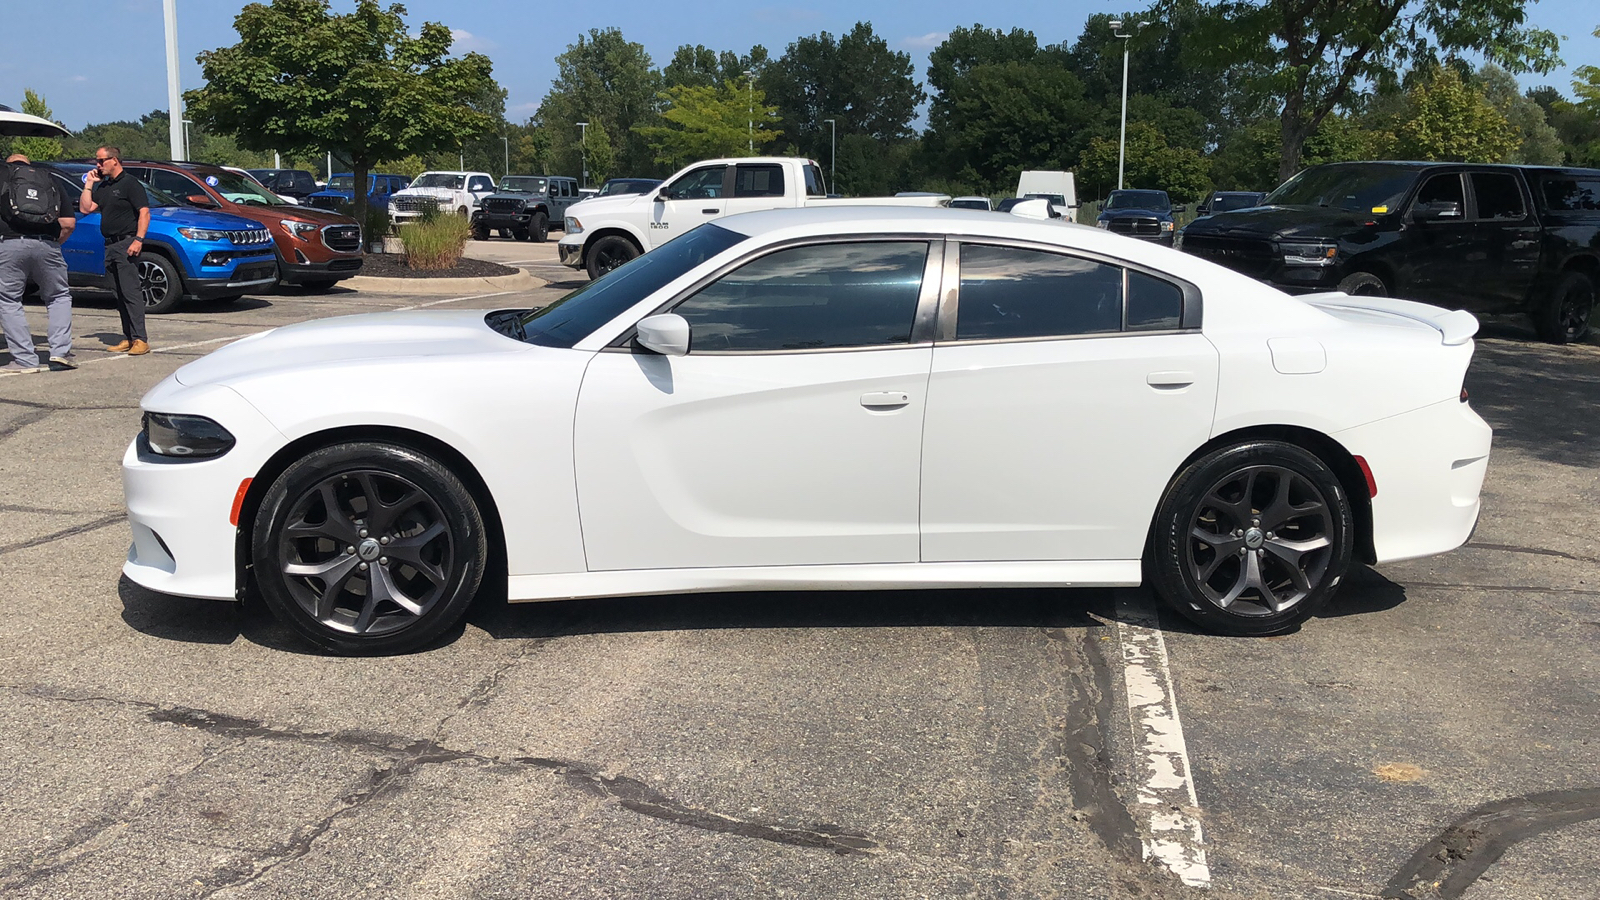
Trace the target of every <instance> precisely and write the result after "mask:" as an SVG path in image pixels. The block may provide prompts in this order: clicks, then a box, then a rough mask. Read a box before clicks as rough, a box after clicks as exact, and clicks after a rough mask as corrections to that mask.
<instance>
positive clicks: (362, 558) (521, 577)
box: [123, 207, 1490, 652]
mask: <svg viewBox="0 0 1600 900" xmlns="http://www.w3.org/2000/svg"><path fill="white" fill-rule="evenodd" d="M1476 330H1477V321H1476V320H1475V319H1474V318H1473V317H1472V316H1470V315H1469V314H1467V313H1465V312H1459V311H1457V312H1449V311H1446V310H1443V309H1440V308H1438V307H1434V306H1425V305H1422V304H1416V303H1408V302H1405V301H1400V300H1389V299H1382V298H1372V297H1361V298H1352V297H1347V296H1344V295H1340V294H1335V295H1317V296H1310V297H1300V298H1293V297H1290V296H1287V295H1285V294H1282V293H1280V292H1278V291H1277V290H1274V289H1272V288H1269V287H1265V286H1263V285H1261V284H1258V283H1256V282H1254V281H1251V280H1249V279H1247V278H1245V277H1243V276H1241V275H1238V274H1235V273H1234V272H1231V271H1228V270H1226V269H1223V268H1221V267H1218V266H1215V265H1212V264H1210V263H1207V262H1204V261H1201V260H1197V259H1194V258H1192V257H1188V256H1185V255H1183V254H1181V253H1176V252H1173V251H1171V250H1166V249H1163V248H1160V247H1156V246H1152V245H1150V244H1148V243H1145V242H1142V241H1135V240H1130V239H1128V238H1124V237H1120V236H1117V235H1113V234H1107V233H1105V232H1102V231H1098V230H1096V229H1093V228H1088V227H1083V226H1076V225H1064V224H1060V223H1052V222H1040V221H1036V220H1030V219H1024V218H1019V217H1016V216H1007V215H1000V214H995V213H982V212H972V211H964V210H935V209H896V208H888V207H885V208H870V207H859V208H852V209H830V210H784V211H776V212H762V213H752V214H749V215H742V216H734V217H729V218H726V219H722V220H719V221H718V222H717V223H715V224H707V225H704V226H702V227H700V228H698V229H696V230H694V231H692V232H690V233H688V234H686V235H684V236H683V237H681V238H678V239H677V240H674V241H672V242H670V243H668V244H666V245H664V246H662V247H660V248H658V249H657V250H654V251H652V252H651V253H648V254H646V255H644V256H642V257H640V258H639V259H637V260H634V261H633V262H631V263H628V264H627V265H625V266H623V267H622V268H620V269H617V270H616V271H614V272H612V273H610V274H608V275H606V276H605V277H603V278H601V279H599V280H598V281H595V282H592V283H590V284H588V285H586V286H584V287H582V288H579V289H578V290H576V291H574V292H572V293H570V294H568V295H566V296H565V297H563V298H561V299H560V300H558V301H556V302H554V303H552V304H550V305H549V306H545V307H543V308H540V309H534V310H528V309H508V310H499V311H495V312H490V313H487V314H486V313H484V312H481V311H418V312H394V313H381V314H376V315H363V316H350V317H343V318H335V319H325V320H321V321H312V322H305V323H301V324H297V325H291V326H288V327H284V328H279V329H276V330H274V331H271V332H268V333H265V334H260V335H256V336H254V337H250V338H246V339H244V340H241V341H238V342H237V343H234V344H232V345H230V346H227V347H224V348H222V349H220V350H218V351H217V352H215V353H212V354H211V355H210V356H207V357H205V358H204V359H201V360H198V361H196V362H193V363H190V364H188V365H186V366H184V367H183V368H182V369H179V370H178V371H177V372H176V373H175V374H174V375H172V376H171V377H170V378H168V379H166V380H165V381H163V382H162V383H161V384H159V385H157V386H156V387H155V388H154V389H152V390H151V391H150V392H149V394H147V395H146V396H145V397H144V400H143V408H144V410H145V416H144V427H143V430H142V431H141V433H140V434H139V435H138V437H137V438H136V439H135V440H134V442H133V444H132V445H131V446H130V447H129V448H128V451H127V454H126V456H125V458H124V460H123V470H124V479H125V484H126V491H127V501H128V512H129V520H130V522H131V525H132V530H133V546H132V548H131V549H130V551H129V553H128V561H127V565H126V567H125V569H124V571H125V572H126V574H127V575H128V577H130V578H131V579H133V580H134V581H136V582H138V583H139V584H142V585H144V586H146V587H149V588H152V589H154V590H158V591H163V592H167V593H172V594H179V595H184V596H191V597H213V598H217V599H231V598H234V597H237V596H239V595H240V594H241V593H242V592H243V591H245V590H246V589H247V587H248V586H249V585H250V584H251V583H254V584H255V585H256V586H258V588H259V591H260V595H261V597H262V598H263V599H264V600H265V601H266V602H267V604H268V605H269V606H270V608H271V609H272V610H273V612H274V613H275V614H276V615H278V616H279V617H281V618H282V619H283V621H285V622H286V623H287V624H288V625H290V626H292V627H293V628H294V629H295V630H296V631H297V632H298V633H300V634H301V635H303V636H304V637H305V638H307V639H308V640H310V641H311V642H313V643H315V644H317V645H319V646H321V647H323V648H325V649H328V650H333V651H339V652H398V651H401V650H405V649H409V648H414V647H417V646H419V645H422V644H425V643H427V642H429V641H431V640H434V639H435V638H437V637H438V636H439V635H440V634H441V633H442V632H443V631H444V630H445V629H447V628H448V627H449V626H450V625H451V624H452V623H454V622H455V621H457V620H458V619H459V618H460V617H461V615H462V614H463V613H464V612H465V610H466V608H467V606H468V604H469V603H470V602H471V601H472V599H473V596H474V595H475V594H476V593H477V592H478V591H479V589H480V588H481V587H482V586H483V585H484V583H485V578H486V577H489V578H493V579H494V580H495V581H496V582H497V584H496V585H495V586H496V587H497V588H502V589H504V590H505V592H506V594H507V596H508V597H509V598H510V599H511V600H513V601H521V600H553V599H565V598H576V597H600V596H618V595H640V594H665V593H684V592H696V591H728V590H818V589H862V588H936V587H987V586H1010V585H1032V586H1044V585H1049V586H1062V587H1069V586H1119V585H1120V586H1132V585H1138V584H1140V583H1141V582H1142V581H1143V580H1144V579H1145V578H1146V577H1147V576H1148V578H1149V579H1150V580H1151V581H1152V582H1153V584H1154V587H1155V589H1156V590H1157V591H1158V592H1159V593H1160V594H1161V596H1162V597H1164V598H1165V599H1166V601H1167V602H1169V603H1170V604H1171V605H1172V607H1173V608H1174V609H1176V610H1177V611H1178V612H1180V613H1182V614H1183V615H1185V616H1188V617H1189V618H1190V619H1193V620H1194V621H1196V622H1198V623H1200V624H1202V625H1204V626H1206V627H1208V628H1212V629H1216V630H1219V631H1225V632H1231V633H1243V634H1268V633H1273V632H1280V631H1283V630H1285V629H1289V628H1292V627H1294V626H1295V625H1297V624H1298V623H1300V622H1301V621H1303V620H1304V619H1306V618H1307V617H1309V616H1311V615H1312V614H1313V613H1315V612H1316V611H1317V610H1318V609H1319V608H1320V607H1322V606H1323V605H1324V604H1325V603H1327V602H1328V599H1329V598H1330V597H1331V596H1332V595H1333V592H1334V591H1335V589H1336V588H1337V587H1338V585H1339V582H1340V580H1341V578H1342V577H1343V576H1344V574H1345V573H1346V571H1347V569H1348V567H1349V566H1350V565H1351V563H1352V561H1353V560H1360V561H1363V562H1367V563H1381V562H1386V561H1391V560H1399V559H1405V558H1410V557H1417V556H1424V555H1428V554H1434V553H1442V552H1444V551H1447V550H1450V549H1453V548H1455V547H1457V546H1459V545H1461V544H1462V543H1463V542H1464V541H1465V540H1466V539H1467V537H1468V536H1469V535H1470V533H1471V532H1472V529H1473V527H1474V525H1475V524H1476V522H1477V517H1478V511H1479V499H1478V495H1479V489H1480V487H1481V486H1482V483H1483V478H1484V473H1485V470H1486V468H1487V465H1488V458H1489V442H1490V430H1489V427H1488V426H1487V425H1486V424H1484V422H1483V420H1482V419H1480V418H1479V417H1478V416H1477V415H1476V414H1475V413H1474V412H1473V411H1472V409H1471V408H1470V407H1469V406H1468V404H1467V402H1466V400H1467V396H1466V392H1465V390H1464V389H1463V387H1462V380H1463V377H1464V375H1465V373H1466V370H1467V364H1468V362H1469V361H1470V359H1471V357H1472V350H1473V343H1472V340H1471V338H1472V335H1473V334H1474V333H1475V332H1476ZM502 579H503V584H499V583H498V582H499V581H500V580H502Z"/></svg>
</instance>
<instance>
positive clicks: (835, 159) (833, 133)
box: [822, 119, 839, 192]
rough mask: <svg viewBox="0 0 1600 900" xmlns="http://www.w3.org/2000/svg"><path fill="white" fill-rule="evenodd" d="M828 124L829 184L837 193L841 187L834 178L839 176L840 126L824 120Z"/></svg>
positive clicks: (829, 120)
mask: <svg viewBox="0 0 1600 900" xmlns="http://www.w3.org/2000/svg"><path fill="white" fill-rule="evenodd" d="M822 121H824V122H827V123H828V184H830V185H833V189H834V191H835V192H837V191H838V190H839V186H838V185H836V184H834V183H833V182H834V178H835V177H836V176H837V175H838V174H839V167H838V163H839V141H838V137H839V126H838V125H837V124H836V123H835V122H834V121H833V120H832V119H823V120H822Z"/></svg>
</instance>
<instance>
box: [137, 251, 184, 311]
mask: <svg viewBox="0 0 1600 900" xmlns="http://www.w3.org/2000/svg"><path fill="white" fill-rule="evenodd" d="M134 267H135V268H136V269H137V270H138V272H139V291H140V293H142V294H143V295H144V311H145V312H147V313H166V312H172V311H173V310H174V309H176V308H177V306H178V302H179V301H180V300H182V299H183V282H182V280H181V279H180V276H179V275H178V267H177V266H175V265H173V264H172V262H171V261H170V260H168V259H167V258H166V257H164V256H161V255H160V254H157V253H150V252H145V253H141V254H139V256H138V258H137V262H136V263H135V264H134Z"/></svg>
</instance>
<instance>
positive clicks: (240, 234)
mask: <svg viewBox="0 0 1600 900" xmlns="http://www.w3.org/2000/svg"><path fill="white" fill-rule="evenodd" d="M228 241H229V242H230V243H232V244H233V245H234V246H235V247H247V246H253V245H256V244H270V243H272V234H271V233H269V232H268V231H267V230H266V229H265V228H256V229H252V230H250V231H230V232H228Z"/></svg>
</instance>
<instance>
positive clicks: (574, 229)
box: [561, 216, 583, 234]
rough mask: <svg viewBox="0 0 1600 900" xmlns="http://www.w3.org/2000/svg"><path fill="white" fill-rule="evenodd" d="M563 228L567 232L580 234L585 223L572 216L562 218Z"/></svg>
mask: <svg viewBox="0 0 1600 900" xmlns="http://www.w3.org/2000/svg"><path fill="white" fill-rule="evenodd" d="M561 230H562V231H564V232H566V233H567V234H578V233H580V232H582V231H583V223H582V222H579V221H578V220H577V219H574V218H573V217H571V216H567V217H566V218H564V219H562V220H561Z"/></svg>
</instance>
